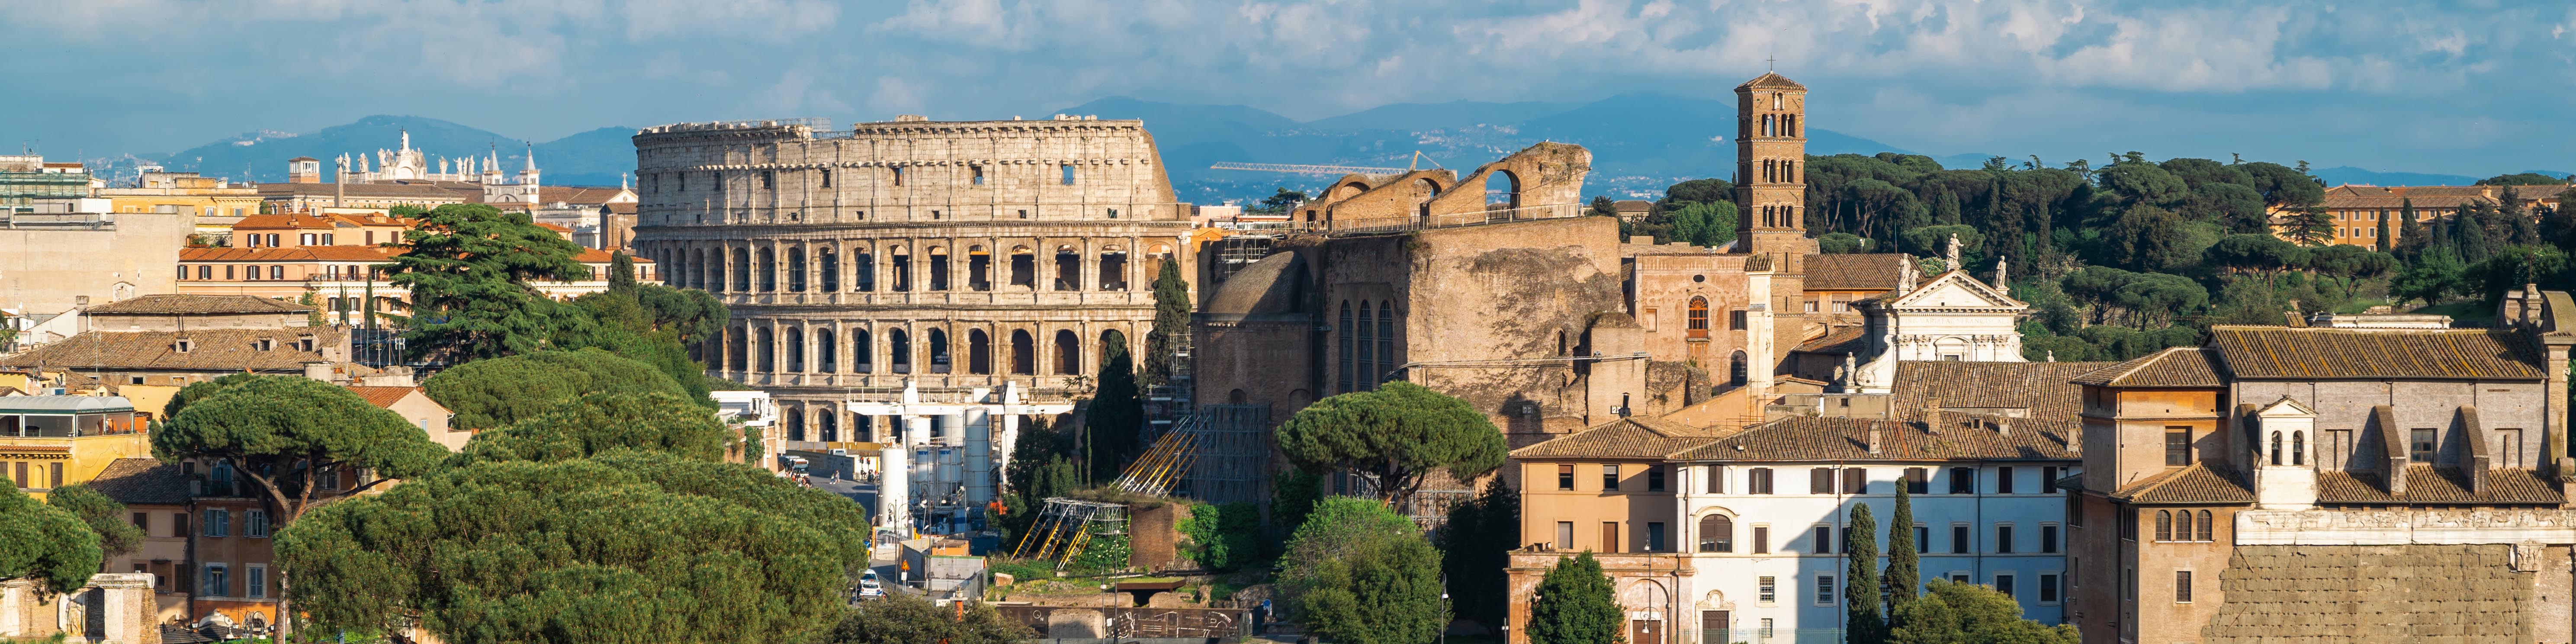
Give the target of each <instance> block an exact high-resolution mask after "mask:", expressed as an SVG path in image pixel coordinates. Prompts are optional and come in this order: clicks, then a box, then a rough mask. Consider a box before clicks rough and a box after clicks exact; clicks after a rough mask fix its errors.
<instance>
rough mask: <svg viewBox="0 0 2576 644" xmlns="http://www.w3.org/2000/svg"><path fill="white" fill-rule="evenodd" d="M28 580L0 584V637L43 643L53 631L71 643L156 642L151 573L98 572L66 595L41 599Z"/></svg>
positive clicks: (31, 581) (157, 641)
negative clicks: (84, 583) (86, 582)
mask: <svg viewBox="0 0 2576 644" xmlns="http://www.w3.org/2000/svg"><path fill="white" fill-rule="evenodd" d="M36 591H37V588H36V583H35V581H34V580H31V579H11V580H7V581H0V638H11V639H16V638H25V639H28V640H41V639H44V638H47V637H51V636H53V635H54V634H56V633H60V634H62V635H63V636H64V638H63V641H65V642H68V643H71V644H79V643H82V642H116V643H119V644H159V642H160V641H161V630H160V629H159V628H157V627H155V624H156V620H154V619H153V613H154V611H155V610H156V609H157V608H158V606H157V605H156V602H155V601H154V600H153V597H152V575H151V574H149V573H102V574H98V575H92V576H91V577H90V580H89V583H88V584H87V585H84V586H82V587H81V588H79V589H77V590H73V591H71V592H68V593H61V594H55V595H50V596H39V595H38V593H37V592H36Z"/></svg>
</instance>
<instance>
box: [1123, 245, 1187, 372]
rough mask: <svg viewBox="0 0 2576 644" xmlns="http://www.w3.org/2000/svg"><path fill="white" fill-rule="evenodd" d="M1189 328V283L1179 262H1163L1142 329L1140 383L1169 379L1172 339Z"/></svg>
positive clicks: (1172, 347)
mask: <svg viewBox="0 0 2576 644" xmlns="http://www.w3.org/2000/svg"><path fill="white" fill-rule="evenodd" d="M1189 332H1190V284H1189V282H1186V281H1183V280H1182V279H1181V263H1180V262H1175V261H1166V262H1163V268H1162V270H1160V271H1158V272H1156V273H1155V275H1154V326H1153V328H1150V329H1147V330H1146V331H1145V370H1144V371H1143V372H1142V373H1139V374H1137V377H1138V379H1139V380H1140V381H1141V382H1140V384H1143V385H1144V386H1147V387H1152V386H1156V385H1161V384H1163V383H1166V382H1171V380H1172V352H1173V351H1174V350H1175V349H1177V348H1178V347H1176V346H1174V342H1175V341H1177V340H1178V339H1179V338H1180V336H1181V335H1183V334H1186V333H1189ZM1120 344H1125V343H1124V342H1121V343H1120ZM1102 377H1103V378H1106V377H1107V376H1106V374H1104V375H1103V376H1102Z"/></svg>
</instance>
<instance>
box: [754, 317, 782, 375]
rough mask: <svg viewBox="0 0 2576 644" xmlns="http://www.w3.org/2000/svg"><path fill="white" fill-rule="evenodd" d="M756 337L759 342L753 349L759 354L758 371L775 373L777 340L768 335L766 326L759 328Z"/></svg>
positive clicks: (776, 366) (776, 367)
mask: <svg viewBox="0 0 2576 644" xmlns="http://www.w3.org/2000/svg"><path fill="white" fill-rule="evenodd" d="M757 335H758V336H759V338H760V340H759V341H758V342H757V343H755V345H756V346H754V347H753V349H754V350H755V351H757V352H759V353H760V370H761V371H777V370H778V339H777V338H776V337H774V336H772V335H771V334H770V332H769V327H766V326H764V327H760V333H758V334H757Z"/></svg>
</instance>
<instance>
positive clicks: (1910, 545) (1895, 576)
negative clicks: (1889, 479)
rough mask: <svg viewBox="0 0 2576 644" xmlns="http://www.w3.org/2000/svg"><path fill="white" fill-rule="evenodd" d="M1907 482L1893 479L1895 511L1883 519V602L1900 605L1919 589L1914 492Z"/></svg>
mask: <svg viewBox="0 0 2576 644" xmlns="http://www.w3.org/2000/svg"><path fill="white" fill-rule="evenodd" d="M1909 487H1912V485H1911V484H1909V483H1907V482H1905V481H1903V480H1899V481H1897V482H1896V512H1895V514H1894V516H1890V517H1888V519H1887V605H1888V606H1889V607H1890V608H1892V609H1903V608H1904V607H1905V604H1906V603H1907V602H1912V601H1914V597H1915V596H1916V595H1917V594H1919V593H1920V592H1921V591H1922V590H1923V573H1922V570H1921V568H1922V566H1921V564H1920V563H1919V562H1918V560H1917V558H1916V557H1917V555H1918V553H1919V552H1920V550H1921V548H1920V547H1919V546H1917V545H1915V543H1914V495H1913V493H1912V491H1911V490H1908V489H1907V488H1909Z"/></svg>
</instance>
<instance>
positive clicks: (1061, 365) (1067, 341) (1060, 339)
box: [1055, 330, 1082, 376]
mask: <svg viewBox="0 0 2576 644" xmlns="http://www.w3.org/2000/svg"><path fill="white" fill-rule="evenodd" d="M1055 373H1056V375H1059V376H1078V375H1082V340H1081V339H1080V338H1077V337H1074V335H1073V331H1071V330H1061V331H1057V332H1055Z"/></svg>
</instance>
